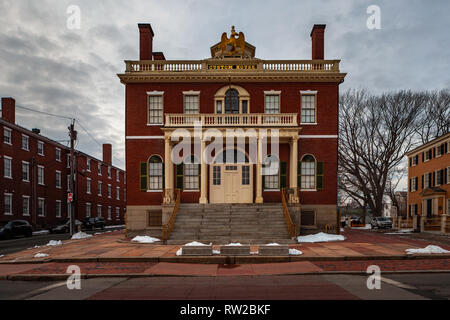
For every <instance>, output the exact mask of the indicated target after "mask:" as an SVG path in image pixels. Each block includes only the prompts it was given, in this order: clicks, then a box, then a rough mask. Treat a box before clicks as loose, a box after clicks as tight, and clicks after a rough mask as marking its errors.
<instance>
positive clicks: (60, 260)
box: [0, 229, 450, 278]
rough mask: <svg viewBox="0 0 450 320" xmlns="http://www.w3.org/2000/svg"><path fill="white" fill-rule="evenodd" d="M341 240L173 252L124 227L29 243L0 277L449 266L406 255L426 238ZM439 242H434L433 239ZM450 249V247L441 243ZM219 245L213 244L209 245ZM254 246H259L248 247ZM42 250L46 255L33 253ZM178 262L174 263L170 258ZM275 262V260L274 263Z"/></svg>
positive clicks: (364, 235)
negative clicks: (281, 251)
mask: <svg viewBox="0 0 450 320" xmlns="http://www.w3.org/2000/svg"><path fill="white" fill-rule="evenodd" d="M344 236H345V237H346V238H347V239H346V241H340V242H330V243H302V244H293V245H290V247H291V248H295V249H298V250H301V251H302V252H303V255H301V256H290V257H263V256H256V255H253V256H251V257H234V259H232V257H223V256H212V257H200V258H197V257H177V256H176V251H177V250H178V249H179V248H180V246H179V245H162V244H139V243H131V242H127V241H123V240H124V233H123V231H116V232H111V233H106V234H102V235H97V236H94V237H92V238H88V239H85V240H68V241H64V242H63V245H62V246H57V247H50V246H43V247H40V248H32V249H29V250H25V251H21V252H18V253H14V254H10V255H6V256H4V257H2V258H0V277H3V278H5V277H12V276H18V275H28V276H32V275H66V270H67V267H68V266H69V265H72V264H76V265H78V266H80V268H81V270H82V274H83V275H92V276H94V275H97V276H101V275H125V274H126V275H135V276H139V275H141V276H145V275H147V276H161V275H176V276H229V275H249V276H253V275H274V274H276V275H279V274H303V273H307V274H309V273H312V274H314V273H324V272H365V271H366V270H367V267H368V266H370V265H373V264H376V265H379V266H380V267H381V269H382V271H409V270H423V271H430V270H442V271H447V270H448V271H450V254H447V255H420V256H418V255H413V256H411V255H407V254H406V252H405V250H406V249H413V248H424V247H426V246H428V245H429V244H430V242H429V241H428V242H427V241H421V240H415V239H410V238H404V237H399V236H396V235H383V234H380V233H377V232H373V231H366V230H349V229H346V231H345V232H344ZM432 244H436V243H432ZM438 245H439V244H438ZM441 247H442V248H444V249H446V250H450V246H448V245H441ZM214 249H218V246H214ZM251 249H252V251H253V252H254V251H257V250H258V246H253V245H252V246H251ZM37 253H46V254H48V255H49V256H48V257H47V258H34V256H35V255H36V254H37ZM175 262H177V263H175ZM276 262H278V263H276Z"/></svg>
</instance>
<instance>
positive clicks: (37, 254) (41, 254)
mask: <svg viewBox="0 0 450 320" xmlns="http://www.w3.org/2000/svg"><path fill="white" fill-rule="evenodd" d="M34 257H35V258H45V257H48V254H46V253H36V254H35V255H34Z"/></svg>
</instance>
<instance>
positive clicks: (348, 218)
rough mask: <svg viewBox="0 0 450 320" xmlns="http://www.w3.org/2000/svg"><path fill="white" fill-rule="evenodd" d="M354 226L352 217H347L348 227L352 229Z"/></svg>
mask: <svg viewBox="0 0 450 320" xmlns="http://www.w3.org/2000/svg"><path fill="white" fill-rule="evenodd" d="M351 226H352V218H351V217H350V216H347V227H349V228H350V227H351Z"/></svg>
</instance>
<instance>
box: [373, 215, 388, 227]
mask: <svg viewBox="0 0 450 320" xmlns="http://www.w3.org/2000/svg"><path fill="white" fill-rule="evenodd" d="M370 225H371V226H372V229H375V228H378V229H385V228H386V229H391V228H392V220H391V219H389V218H386V217H375V218H372V220H371V221H370Z"/></svg>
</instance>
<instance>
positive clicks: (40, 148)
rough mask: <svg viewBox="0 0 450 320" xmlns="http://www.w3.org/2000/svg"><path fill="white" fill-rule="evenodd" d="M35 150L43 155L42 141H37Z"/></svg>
mask: <svg viewBox="0 0 450 320" xmlns="http://www.w3.org/2000/svg"><path fill="white" fill-rule="evenodd" d="M37 147H38V148H37V150H38V155H40V156H43V155H44V143H43V142H42V141H38V143H37Z"/></svg>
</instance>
